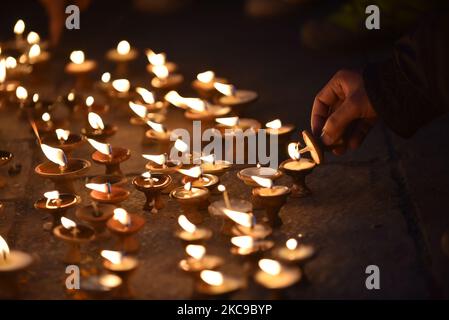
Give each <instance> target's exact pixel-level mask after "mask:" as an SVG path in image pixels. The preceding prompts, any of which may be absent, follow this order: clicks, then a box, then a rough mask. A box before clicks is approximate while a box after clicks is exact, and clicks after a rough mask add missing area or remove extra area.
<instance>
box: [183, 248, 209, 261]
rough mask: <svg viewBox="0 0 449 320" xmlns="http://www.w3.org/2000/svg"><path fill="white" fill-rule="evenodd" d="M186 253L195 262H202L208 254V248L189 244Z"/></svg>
mask: <svg viewBox="0 0 449 320" xmlns="http://www.w3.org/2000/svg"><path fill="white" fill-rule="evenodd" d="M186 253H187V254H188V255H189V256H191V257H192V258H193V259H195V260H201V259H203V257H204V255H205V254H206V248H205V247H204V246H202V245H197V244H189V245H187V247H186Z"/></svg>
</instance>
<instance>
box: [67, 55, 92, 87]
mask: <svg viewBox="0 0 449 320" xmlns="http://www.w3.org/2000/svg"><path fill="white" fill-rule="evenodd" d="M96 68H97V63H96V62H95V61H94V60H86V57H85V55H84V52H83V51H81V50H76V51H73V52H72V53H71V54H70V62H69V63H68V64H67V65H66V66H65V72H66V73H67V74H68V75H70V76H73V77H75V87H76V88H77V89H83V88H87V87H89V86H90V80H89V76H90V74H91V73H92V72H93V71H94V70H95V69H96Z"/></svg>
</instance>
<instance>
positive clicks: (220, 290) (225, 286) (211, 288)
mask: <svg viewBox="0 0 449 320" xmlns="http://www.w3.org/2000/svg"><path fill="white" fill-rule="evenodd" d="M245 286H246V282H245V280H244V279H243V278H237V277H232V276H227V275H223V274H222V273H221V272H219V271H213V270H203V271H201V272H200V280H199V281H197V282H196V283H195V292H196V293H197V294H198V295H199V296H200V297H202V298H213V299H229V297H230V295H232V294H233V293H235V292H237V291H239V290H241V289H243V288H244V287H245Z"/></svg>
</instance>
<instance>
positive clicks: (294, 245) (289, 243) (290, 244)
mask: <svg viewBox="0 0 449 320" xmlns="http://www.w3.org/2000/svg"><path fill="white" fill-rule="evenodd" d="M285 246H286V247H287V248H288V250H292V251H293V250H296V248H297V247H298V241H296V239H293V238H291V239H288V240H287V242H286V243H285Z"/></svg>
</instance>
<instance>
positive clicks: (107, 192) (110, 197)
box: [86, 183, 130, 204]
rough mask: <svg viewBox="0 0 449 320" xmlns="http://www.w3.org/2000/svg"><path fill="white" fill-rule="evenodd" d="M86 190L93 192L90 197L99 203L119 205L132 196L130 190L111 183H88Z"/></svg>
mask: <svg viewBox="0 0 449 320" xmlns="http://www.w3.org/2000/svg"><path fill="white" fill-rule="evenodd" d="M86 188H88V189H90V190H92V191H91V192H90V194H89V195H90V197H91V198H92V199H93V200H94V201H97V202H99V203H109V204H118V203H121V202H123V201H125V200H126V199H128V197H129V194H130V192H129V191H128V190H126V189H124V188H122V187H119V186H112V185H110V184H109V183H104V184H97V183H87V184H86Z"/></svg>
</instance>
